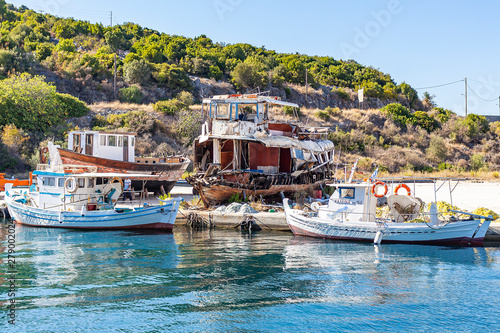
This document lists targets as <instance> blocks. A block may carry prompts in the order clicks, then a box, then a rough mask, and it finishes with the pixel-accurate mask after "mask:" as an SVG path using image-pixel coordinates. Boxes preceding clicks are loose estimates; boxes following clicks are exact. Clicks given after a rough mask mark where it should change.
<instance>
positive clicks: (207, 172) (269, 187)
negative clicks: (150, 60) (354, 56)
mask: <svg viewBox="0 0 500 333" xmlns="http://www.w3.org/2000/svg"><path fill="white" fill-rule="evenodd" d="M284 106H286V107H292V108H297V107H298V105H297V104H294V103H288V102H284V101H281V100H280V99H279V98H277V97H272V96H265V95H262V94H255V95H220V96H214V97H212V98H206V99H204V100H203V104H202V113H203V115H204V116H205V117H206V118H207V119H208V120H207V121H206V122H205V123H204V124H203V126H202V133H201V135H200V136H199V137H198V138H196V140H195V141H194V168H195V169H196V170H197V173H196V174H195V175H193V176H190V177H188V178H187V179H186V180H187V182H188V183H189V184H190V185H192V186H193V187H194V189H195V190H196V191H197V192H198V193H199V195H200V197H201V199H202V200H203V202H204V204H205V205H206V206H209V205H214V204H221V203H224V202H225V201H227V200H228V199H229V198H230V197H231V196H235V195H238V196H239V197H240V198H241V199H244V198H247V197H250V196H253V197H257V198H259V197H273V196H276V195H279V193H280V192H284V193H294V192H301V191H304V192H310V191H312V190H314V189H320V188H321V186H322V185H323V184H324V183H325V180H327V179H329V178H330V177H331V175H332V165H333V157H334V146H333V143H332V142H331V141H329V140H326V135H327V128H313V127H309V128H305V127H300V126H298V125H295V124H291V123H289V122H284V121H272V120H271V119H270V117H269V111H270V108H272V107H284Z"/></svg>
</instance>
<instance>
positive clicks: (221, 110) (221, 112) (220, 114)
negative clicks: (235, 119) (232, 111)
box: [217, 103, 229, 119]
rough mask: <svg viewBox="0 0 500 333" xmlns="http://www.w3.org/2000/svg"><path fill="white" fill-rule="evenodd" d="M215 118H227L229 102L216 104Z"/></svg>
mask: <svg viewBox="0 0 500 333" xmlns="http://www.w3.org/2000/svg"><path fill="white" fill-rule="evenodd" d="M217 119H229V104H227V103H225V104H217Z"/></svg>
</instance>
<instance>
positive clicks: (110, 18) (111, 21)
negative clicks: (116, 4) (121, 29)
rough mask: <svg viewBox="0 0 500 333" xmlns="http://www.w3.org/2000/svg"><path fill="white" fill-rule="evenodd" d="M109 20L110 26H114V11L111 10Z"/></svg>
mask: <svg viewBox="0 0 500 333" xmlns="http://www.w3.org/2000/svg"><path fill="white" fill-rule="evenodd" d="M109 20H110V21H109V23H110V24H109V26H110V27H113V11H110V12H109Z"/></svg>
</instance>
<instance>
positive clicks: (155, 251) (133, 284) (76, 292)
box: [2, 226, 179, 307]
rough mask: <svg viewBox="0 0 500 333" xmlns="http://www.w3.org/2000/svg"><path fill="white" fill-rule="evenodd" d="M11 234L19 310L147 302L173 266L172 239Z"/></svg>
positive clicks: (38, 231)
mask: <svg viewBox="0 0 500 333" xmlns="http://www.w3.org/2000/svg"><path fill="white" fill-rule="evenodd" d="M16 229H17V233H16V236H17V240H16V255H17V262H18V265H17V268H18V270H19V276H18V278H19V283H20V286H21V288H20V293H19V294H18V295H19V296H20V299H19V300H20V303H21V306H27V307H30V306H48V305H51V306H53V305H61V304H68V303H78V304H80V305H81V304H86V303H92V302H105V301H116V300H125V299H126V300H130V299H137V298H142V297H151V296H152V295H153V294H154V293H155V288H156V286H157V285H159V284H161V283H162V282H163V281H164V279H165V277H166V272H168V271H171V270H173V269H175V268H176V267H177V266H178V264H179V252H178V247H177V244H176V243H175V239H174V236H173V235H172V234H165V233H157V234H148V233H135V232H127V231H106V232H98V231H74V230H67V229H45V228H31V227H22V226H17V227H16ZM2 236H3V237H2V241H3V242H5V235H4V234H2Z"/></svg>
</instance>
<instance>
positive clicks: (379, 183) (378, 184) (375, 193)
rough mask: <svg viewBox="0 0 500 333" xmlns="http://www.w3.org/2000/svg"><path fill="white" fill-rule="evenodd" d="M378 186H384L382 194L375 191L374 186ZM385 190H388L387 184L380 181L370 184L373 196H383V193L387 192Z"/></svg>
mask: <svg viewBox="0 0 500 333" xmlns="http://www.w3.org/2000/svg"><path fill="white" fill-rule="evenodd" d="M378 186H384V193H383V194H378V193H377V191H376V190H375V188H376V187H378ZM387 191H388V188H387V184H386V183H384V182H381V181H377V182H376V183H375V184H373V186H372V194H373V196H374V197H375V198H382V197H385V195H386V194H387Z"/></svg>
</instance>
